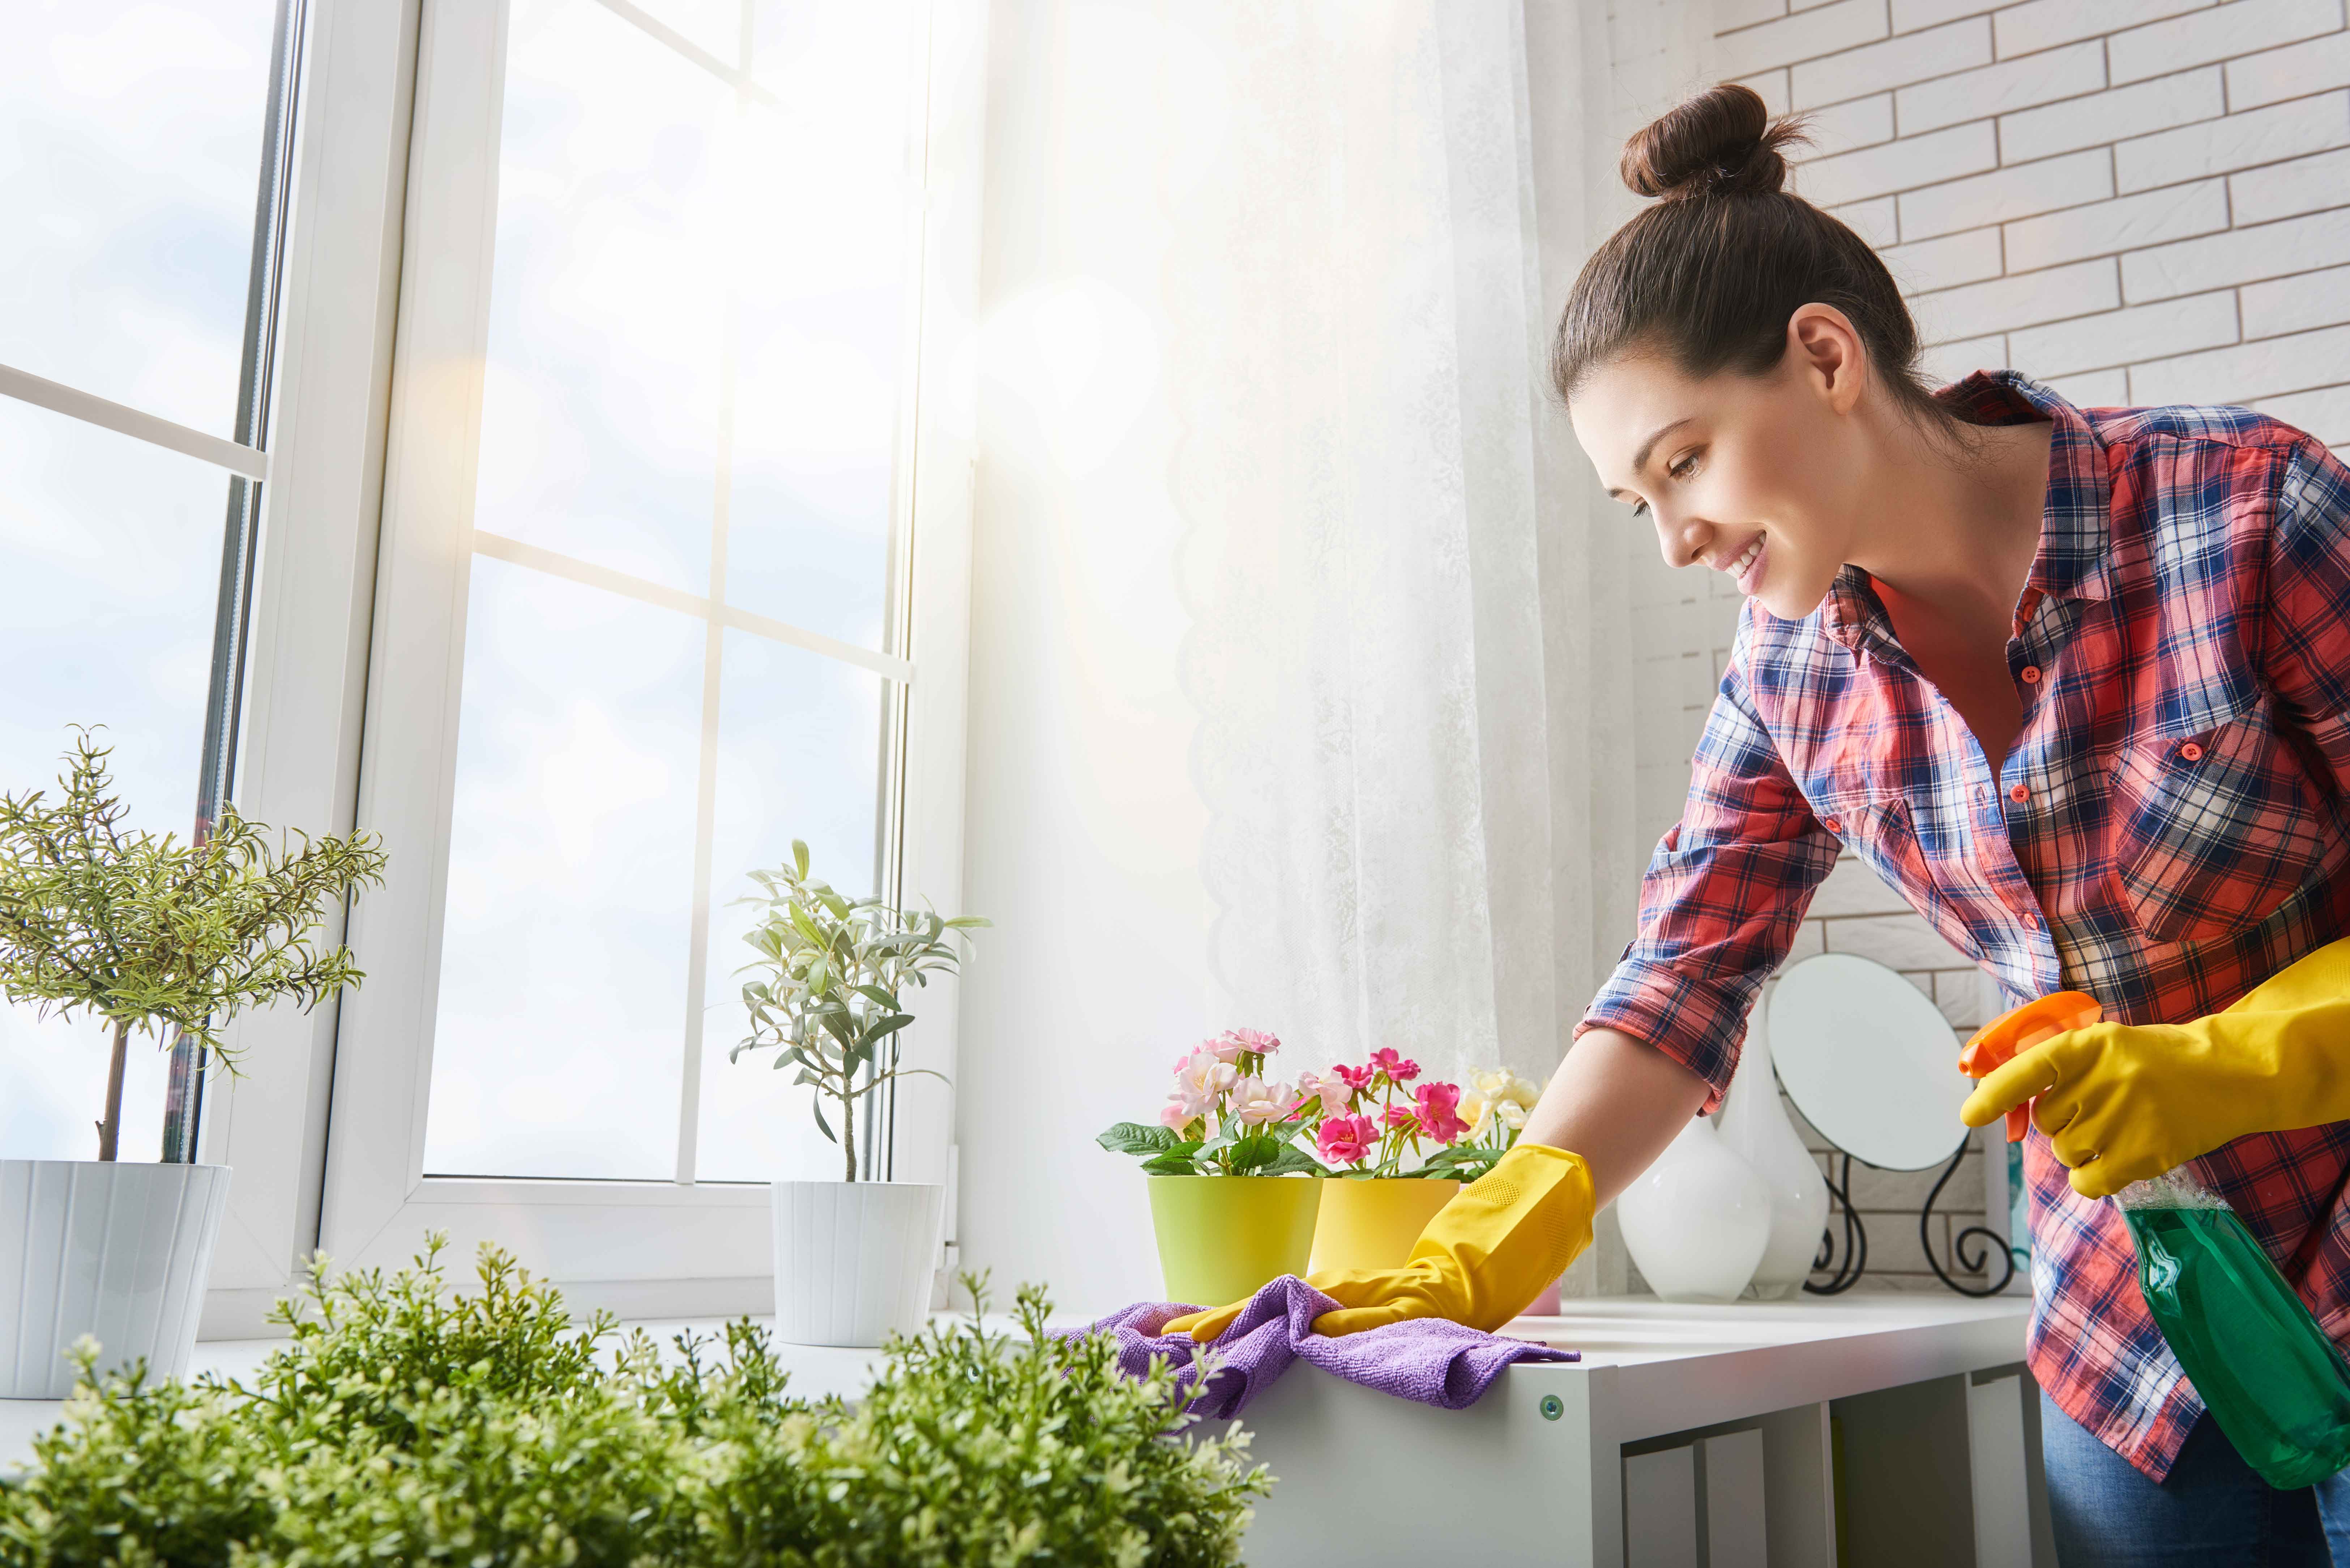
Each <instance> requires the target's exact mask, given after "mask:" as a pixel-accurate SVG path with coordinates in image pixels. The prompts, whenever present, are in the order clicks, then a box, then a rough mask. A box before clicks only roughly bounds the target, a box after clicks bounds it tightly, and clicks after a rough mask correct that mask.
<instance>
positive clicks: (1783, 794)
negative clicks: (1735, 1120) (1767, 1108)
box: [1575, 627, 1836, 1111]
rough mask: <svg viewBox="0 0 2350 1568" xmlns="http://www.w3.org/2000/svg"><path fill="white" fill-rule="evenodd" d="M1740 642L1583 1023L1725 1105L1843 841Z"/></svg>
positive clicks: (1711, 1103) (1579, 1028) (1579, 1029)
mask: <svg viewBox="0 0 2350 1568" xmlns="http://www.w3.org/2000/svg"><path fill="white" fill-rule="evenodd" d="M1744 642H1745V633H1744V628H1743V627H1742V628H1741V630H1740V637H1739V643H1740V646H1739V647H1738V648H1736V649H1733V650H1732V652H1731V660H1730V670H1729V673H1728V674H1726V675H1725V676H1723V678H1722V681H1721V691H1720V693H1719V694H1718V695H1717V696H1716V697H1715V699H1714V703H1713V711H1712V712H1711V714H1710V715H1709V716H1708V718H1707V720H1706V724H1705V734H1704V737H1703V738H1702V739H1701V740H1700V741H1699V742H1698V748H1697V756H1696V759H1695V760H1694V762H1693V763H1692V764H1691V767H1690V793H1689V801H1688V804H1687V805H1686V806H1684V808H1683V810H1682V813H1681V819H1680V821H1679V823H1677V824H1675V825H1674V826H1673V828H1672V830H1671V831H1670V832H1669V833H1667V834H1666V835H1665V836H1664V838H1663V840H1662V841H1661V842H1660V843H1659V844H1658V846H1657V851H1656V854H1655V855H1654V856H1653V857H1650V859H1649V861H1648V872H1647V875H1646V876H1645V877H1643V878H1642V880H1641V884H1640V929H1639V934H1638V936H1636V937H1634V938H1633V939H1632V942H1631V945H1630V946H1629V947H1627V948H1626V949H1625V950H1624V957H1623V958H1622V960H1621V961H1618V962H1617V966H1616V972H1615V973H1614V974H1613V975H1611V976H1609V978H1608V981H1607V984H1606V985H1604V986H1602V987H1600V990H1599V994H1598V995H1597V996H1596V997H1595V998H1593V1000H1592V1002H1591V1006H1590V1007H1589V1008H1588V1009H1587V1010H1586V1012H1585V1013H1584V1016H1583V1022H1582V1023H1579V1024H1577V1025H1576V1026H1575V1034H1576V1036H1577V1037H1578V1038H1580V1037H1581V1035H1582V1034H1583V1033H1584V1031H1586V1030H1588V1029H1597V1028H1608V1029H1616V1030H1620V1031H1622V1032H1623V1033H1626V1034H1628V1035H1631V1036H1632V1037H1633V1038H1634V1039H1636V1040H1641V1041H1645V1042H1646V1043H1648V1044H1650V1045H1653V1046H1655V1047H1656V1048H1657V1049H1658V1050H1659V1051H1662V1052H1663V1053H1664V1054H1666V1055H1668V1056H1669V1057H1671V1058H1672V1059H1673V1060H1674V1061H1676V1062H1679V1064H1681V1065H1683V1066H1684V1067H1687V1068H1688V1069H1690V1071H1691V1072H1693V1073H1695V1074H1696V1075H1698V1076H1700V1077H1701V1078H1703V1079H1704V1080H1705V1081H1706V1082H1707V1083H1708V1084H1709V1085H1711V1092H1710V1093H1709V1094H1708V1095H1707V1096H1706V1109H1707V1110H1709V1111H1711V1110H1712V1109H1713V1108H1714V1107H1715V1106H1718V1105H1720V1104H1721V1096H1722V1094H1723V1092H1724V1091H1725V1090H1727V1089H1728V1088H1729V1086H1730V1075H1731V1073H1732V1072H1734V1071H1735V1070H1736V1069H1737V1066H1738V1051H1739V1046H1740V1045H1741V1044H1742V1043H1743V1042H1744V1040H1745V1038H1746V1014H1747V1012H1748V1010H1749V1009H1751V1008H1752V1006H1753V1004H1754V997H1755V994H1756V993H1757V992H1759V991H1761V989H1762V987H1763V981H1764V980H1765V979H1767V978H1768V977H1769V976H1770V974H1771V972H1772V971H1773V970H1775V969H1777V968H1778V967H1779V964H1780V962H1781V961H1783V959H1785V958H1786V956H1787V950H1788V948H1789V947H1790V946H1791V945H1793V943H1794V940H1795V930H1796V928H1797V927H1798V926H1799V925H1800V924H1801V923H1802V921H1803V919H1804V909H1807V908H1808V907H1809V906H1810V904H1811V901H1812V893H1813V891H1814V889H1815V888H1818V887H1819V885H1820V881H1821V879H1822V878H1823V877H1825V876H1826V875H1827V874H1828V870H1829V867H1832V866H1834V865H1835V857H1836V841H1835V836H1833V835H1832V834H1830V833H1829V832H1828V831H1827V829H1826V828H1825V827H1824V826H1821V824H1820V821H1819V818H1818V817H1816V816H1814V815H1813V813H1812V808H1811V806H1810V805H1809V804H1808V803H1807V802H1806V801H1805V800H1804V796H1803V794H1802V792H1801V791H1799V790H1798V789H1797V788H1796V787H1795V781H1794V778H1793V777H1792V776H1791V775H1790V774H1788V772H1787V769H1786V765H1785V764H1784V763H1783V762H1781V761H1780V758H1779V750H1778V748H1777V746H1775V745H1774V744H1773V742H1772V740H1771V737H1770V735H1769V733H1768V732H1765V731H1764V729H1763V721H1762V719H1761V717H1760V716H1759V715H1758V714H1757V713H1756V712H1755V711H1754V704H1753V700H1752V695H1751V693H1750V692H1749V691H1748V688H1747V683H1746V676H1745V673H1744V670H1745V663H1746V659H1745V648H1744Z"/></svg>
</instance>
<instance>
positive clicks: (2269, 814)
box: [2112, 693, 2329, 942]
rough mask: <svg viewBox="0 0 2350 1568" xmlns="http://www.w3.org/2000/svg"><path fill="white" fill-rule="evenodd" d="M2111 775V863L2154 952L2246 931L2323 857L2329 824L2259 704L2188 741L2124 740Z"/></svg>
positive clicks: (2263, 700)
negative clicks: (2165, 945) (2160, 944)
mask: <svg viewBox="0 0 2350 1568" xmlns="http://www.w3.org/2000/svg"><path fill="white" fill-rule="evenodd" d="M2112 776H2113V781H2114V782H2113V813H2114V815H2113V821H2114V824H2115V836H2114V864H2115V866H2116V871H2117V874H2118V876H2119V877H2120V881H2121V886H2122V891H2123V895H2124V898H2126V901H2127V903H2128V906H2129V909H2130V912H2131V916H2132V918H2133V919H2135V920H2136V921H2137V925H2138V929H2141V930H2143V931H2144V932H2145V933H2146V934H2147V936H2149V937H2152V938H2154V939H2155V940H2157V941H2164V942H2192V941H2207V940H2212V939H2214V938H2218V937H2223V936H2226V935H2228V934H2229V933H2230V932H2232V931H2238V930H2241V929H2243V928H2245V927H2247V926H2251V925H2257V924H2259V923H2260V922H2261V921H2262V920H2264V919H2267V918H2268V917H2269V916H2270V915H2271V914H2272V913H2274V912H2275V910H2276V908H2277V906H2278V905H2280V904H2282V903H2283V902H2284V901H2285V899H2286V898H2290V897H2291V896H2292V895H2293V893H2294V892H2295V891H2297V890H2298V889H2299V888H2301V887H2302V886H2303V884H2305V883H2306V882H2308V881H2309V879H2310V878H2311V877H2312V876H2313V875H2314V873H2315V872H2316V871H2317V870H2318V869H2319V868H2320V863H2321V861H2322V860H2323V859H2324V854H2325V848H2326V839H2325V835H2324V822H2325V820H2326V817H2327V815H2329V813H2328V811H2327V808H2326V807H2325V805H2324V803H2323V801H2322V800H2321V798H2320V797H2319V795H2318V793H2317V791H2316V790H2315V788H2314V786H2313V785H2312V784H2311V783H2310V780H2309V775H2308V773H2307V772H2306V770H2305V769H2304V768H2303V765H2302V763H2301V759H2300V757H2299V755H2298V754H2297V753H2295V752H2294V750H2293V746H2292V744H2291V743H2290V742H2288V741H2286V739H2285V738H2284V737H2283V736H2282V735H2281V734H2279V733H2278V732H2277V730H2276V727H2275V723H2274V715H2273V712H2272V709H2271V707H2270V703H2269V700H2268V697H2267V696H2266V694H2265V693H2262V694H2260V695H2257V696H2255V697H2254V698H2253V699H2252V700H2251V701H2249V702H2248V703H2246V704H2244V705H2243V706H2242V707H2241V711H2236V712H2233V713H2230V714H2228V715H2227V716H2225V717H2223V718H2221V719H2220V722H2217V723H2215V724H2214V725H2212V727H2210V728H2209V729H2206V730H2203V731H2200V732H2197V733H2195V734H2192V735H2147V736H2143V737H2140V738H2136V739H2133V740H2132V741H2131V742H2127V743H2126V745H2125V747H2124V749H2123V751H2122V753H2121V756H2120V757H2119V759H2118V760H2117V764H2116V768H2115V770H2114V773H2113V775H2112Z"/></svg>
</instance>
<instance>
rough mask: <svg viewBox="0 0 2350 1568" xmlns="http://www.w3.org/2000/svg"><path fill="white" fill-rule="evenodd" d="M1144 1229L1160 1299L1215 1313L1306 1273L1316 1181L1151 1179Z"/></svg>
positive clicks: (1318, 1198) (1317, 1206) (1318, 1196)
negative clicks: (1152, 1235)
mask: <svg viewBox="0 0 2350 1568" xmlns="http://www.w3.org/2000/svg"><path fill="white" fill-rule="evenodd" d="M1149 1182H1150V1223H1151V1227H1152V1229H1153V1230H1155V1231H1157V1232H1158V1233H1159V1272H1161V1273H1162V1274H1164V1275H1165V1276H1166V1282H1167V1297H1166V1299H1167V1300H1169V1301H1170V1302H1181V1303H1186V1304H1188V1305H1191V1306H1202V1307H1217V1306H1222V1305H1223V1304H1224V1303H1227V1302H1236V1301H1239V1300H1240V1299H1241V1298H1242V1297H1243V1296H1248V1295H1253V1294H1254V1293H1256V1290H1257V1287H1258V1286H1260V1285H1263V1283H1265V1282H1267V1281H1269V1280H1276V1279H1279V1278H1280V1277H1281V1276H1282V1275H1284V1274H1303V1273H1304V1272H1305V1260H1306V1259H1307V1258H1308V1257H1310V1256H1311V1255H1312V1254H1313V1251H1314V1219H1315V1214H1316V1213H1318V1212H1319V1211H1320V1210H1321V1206H1322V1179H1321V1178H1320V1177H1318V1176H1153V1177H1150V1178H1149Z"/></svg>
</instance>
